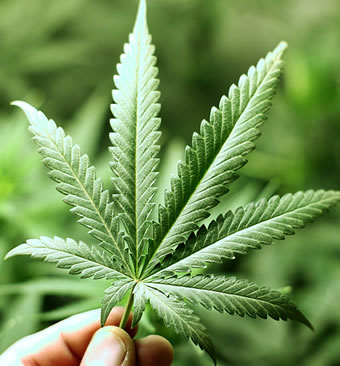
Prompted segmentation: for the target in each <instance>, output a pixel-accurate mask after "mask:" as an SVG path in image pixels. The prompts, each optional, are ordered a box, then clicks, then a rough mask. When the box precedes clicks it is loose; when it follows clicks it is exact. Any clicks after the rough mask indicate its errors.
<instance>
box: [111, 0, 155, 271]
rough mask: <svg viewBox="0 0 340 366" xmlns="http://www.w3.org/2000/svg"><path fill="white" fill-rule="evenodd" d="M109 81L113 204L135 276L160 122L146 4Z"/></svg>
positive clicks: (145, 238) (147, 218) (146, 219)
mask: <svg viewBox="0 0 340 366" xmlns="http://www.w3.org/2000/svg"><path fill="white" fill-rule="evenodd" d="M124 52H125V53H124V54H123V55H122V56H121V63H120V64H118V66H117V71H118V75H117V76H115V77H114V82H115V85H116V88H117V90H114V91H113V99H114V102H115V104H112V106H111V109H112V113H113V115H114V117H115V118H114V119H111V127H112V130H113V132H112V133H111V134H110V139H111V142H112V145H113V146H112V148H111V152H112V157H113V162H112V163H111V168H112V171H113V178H112V183H113V186H114V196H113V198H114V201H115V203H116V205H117V207H118V206H119V207H120V214H119V216H120V218H121V221H122V222H123V224H124V227H125V229H126V236H125V240H126V243H127V245H128V246H129V249H130V255H131V257H132V260H133V262H134V263H135V273H136V275H138V273H139V268H140V264H141V262H142V260H143V255H144V253H145V252H146V251H147V245H148V236H150V235H151V234H150V232H149V229H150V224H151V222H150V215H151V213H152V210H153V207H154V203H153V202H152V199H153V197H154V195H155V193H156V190H157V189H156V188H155V187H154V182H155V180H156V178H157V172H156V169H157V165H158V158H157V155H158V151H159V146H158V145H157V141H158V139H159V137H160V132H159V131H158V128H159V125H160V119H159V118H157V114H158V112H159V110H160V105H159V104H158V103H157V102H158V99H159V96H160V93H159V92H158V91H157V87H158V84H159V81H158V80H157V79H156V76H157V73H158V70H157V68H156V67H155V64H156V58H155V56H154V55H153V54H154V46H153V45H152V44H151V36H150V34H149V32H148V27H147V22H146V4H145V1H144V0H143V1H141V2H140V7H139V11H138V15H137V20H136V24H135V27H134V30H133V33H132V34H130V38H129V43H128V44H125V46H124Z"/></svg>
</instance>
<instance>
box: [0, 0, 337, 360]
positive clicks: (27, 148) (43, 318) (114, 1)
mask: <svg viewBox="0 0 340 366" xmlns="http://www.w3.org/2000/svg"><path fill="white" fill-rule="evenodd" d="M148 5H149V26H150V30H151V32H152V34H153V40H154V43H155V45H156V52H157V56H158V66H159V68H160V73H159V76H160V79H161V92H162V98H161V101H162V103H163V107H162V113H161V116H162V121H163V122H162V132H163V134H162V141H161V142H162V156H161V158H162V163H161V172H162V174H163V176H162V178H161V179H160V180H159V185H160V186H161V187H165V186H167V184H168V181H169V176H170V174H171V172H172V171H173V170H174V166H175V162H176V160H177V159H179V158H181V156H182V151H183V147H184V146H185V144H187V143H190V138H191V134H192V132H193V131H194V130H197V129H198V128H199V123H200V121H201V120H202V118H208V117H209V111H210V107H211V106H212V105H217V104H218V101H219V98H220V96H221V95H222V94H226V93H227V91H228V88H229V86H230V84H231V83H233V82H237V80H238V77H239V76H240V75H241V74H242V73H244V72H246V71H247V69H248V67H249V66H250V65H252V64H254V63H256V62H257V60H258V59H259V58H260V57H262V56H264V55H265V53H266V52H268V51H269V50H272V49H273V48H274V47H275V46H276V44H277V43H278V42H279V41H280V40H286V41H287V42H288V43H289V49H288V52H287V55H286V58H285V60H286V67H285V74H284V78H283V82H282V85H281V87H280V90H279V93H278V95H277V96H276V97H275V99H274V107H273V109H272V111H271V113H270V119H269V121H268V123H267V125H266V126H265V127H264V129H263V137H262V138H261V139H260V140H259V143H258V148H257V150H256V151H255V152H254V153H252V155H251V156H250V162H249V163H248V165H247V166H246V167H245V168H243V169H242V171H241V178H240V179H239V180H238V181H237V182H236V183H234V184H233V185H232V187H231V188H232V191H231V193H229V194H228V195H227V196H226V198H225V199H224V200H223V202H222V204H221V205H220V206H219V209H220V210H222V211H226V210H227V209H229V208H235V207H237V206H238V205H240V204H244V203H246V202H248V201H250V200H253V199H257V198H259V197H266V196H270V195H272V194H274V193H279V194H284V193H287V192H288V191H292V192H294V191H297V190H306V189H309V188H314V189H318V188H334V189H339V177H340V158H339V157H340V143H339V138H340V67H339V65H340V3H339V1H338V0H323V1H319V0H285V1H274V0H241V1H238V2H236V1H232V0H149V1H148ZM136 8H137V1H136V0H100V1H93V0H92V1H91V0H72V1H66V0H64V1H60V0H49V1H46V0H25V1H24V0H1V1H0V229H1V236H0V254H1V255H0V257H1V258H3V257H4V255H5V253H6V252H7V251H8V250H10V249H11V248H13V247H14V246H16V245H18V244H20V243H22V242H23V241H24V240H25V239H27V238H33V237H37V236H40V235H47V236H53V235H58V236H61V237H66V236H68V237H73V238H74V239H81V238H86V236H85V233H86V231H85V229H83V228H81V227H80V226H79V225H75V221H76V219H75V218H73V217H72V216H71V214H70V213H69V211H68V208H67V207H66V206H65V205H64V204H63V203H62V202H61V196H60V195H59V194H58V193H56V192H55V190H54V185H53V183H52V182H50V181H49V180H48V178H47V176H46V174H45V169H44V168H43V167H42V166H41V164H40V162H39V156H38V154H37V153H36V152H35V148H34V146H33V143H32V142H31V141H30V137H29V133H28V132H27V128H26V122H25V117H24V115H23V114H22V113H20V112H19V111H17V110H16V109H14V108H11V107H10V106H9V103H10V102H11V101H12V100H15V99H20V100H25V101H27V102H29V103H32V104H33V105H34V106H36V107H38V108H41V109H43V110H44V112H45V113H46V114H47V115H48V116H49V117H51V118H53V119H55V120H56V121H57V123H58V124H60V125H62V126H63V127H64V128H65V129H66V131H67V133H70V134H71V135H72V136H73V137H74V140H75V141H76V142H78V143H79V144H80V146H81V147H82V150H83V151H85V152H87V153H88V154H89V155H90V157H91V159H92V162H94V163H95V164H96V165H97V167H98V173H99V175H102V176H103V178H104V180H105V181H106V182H107V183H108V187H109V176H110V171H109V168H108V164H107V161H108V160H109V159H110V157H109V153H108V152H107V147H108V145H109V139H108V137H107V133H108V131H109V124H108V120H109V118H110V111H109V104H110V102H111V89H112V87H113V83H112V75H113V73H114V72H115V64H116V63H117V62H118V60H119V55H120V53H121V50H122V45H123V43H124V42H126V41H127V35H128V33H129V31H130V30H131V29H132V26H133V22H134V17H135V14H136ZM157 199H158V200H159V201H161V200H162V194H159V195H158V196H157ZM339 222H340V209H339V208H338V209H335V210H333V211H332V212H331V213H329V214H327V216H326V217H324V218H322V219H320V220H318V222H316V223H315V224H313V225H311V226H309V227H308V228H307V229H306V230H305V231H303V232H298V233H297V235H296V236H294V237H292V238H289V239H287V240H286V241H285V242H278V243H276V244H275V245H273V246H272V247H268V248H264V249H263V250H262V251H259V252H252V253H250V254H249V255H248V256H247V257H241V258H238V259H237V261H235V262H229V263H226V264H225V265H224V266H223V267H221V266H218V267H216V268H215V267H214V268H212V269H213V270H215V271H217V272H218V271H221V272H226V273H228V274H231V275H233V274H237V276H239V277H241V278H249V279H251V280H254V281H257V282H259V283H261V284H266V285H269V286H271V287H273V288H277V289H282V288H283V289H284V291H288V292H289V293H290V296H291V297H292V299H293V300H294V301H295V302H297V303H298V304H299V306H300V308H301V310H302V311H303V312H304V313H305V314H306V316H307V317H308V318H309V319H310V320H311V322H312V323H313V325H314V326H315V329H316V330H315V332H311V331H310V330H308V329H305V328H304V327H303V326H302V325H300V324H295V323H294V322H276V321H274V320H266V321H265V320H253V319H246V318H244V319H243V318H238V317H236V316H235V317H231V316H229V315H219V314H218V315H216V314H213V313H209V312H201V317H202V320H203V321H204V323H205V324H206V326H207V327H208V329H209V331H210V333H211V335H212V337H213V340H214V342H215V344H216V347H217V352H218V359H219V361H220V364H221V365H234V366H241V365H256V366H257V365H259V366H260V365H270V366H276V365H278V366H281V365H282V366H283V365H285V366H287V365H301V366H307V365H308V366H319V365H320V366H325V365H326V366H335V365H339V364H340V307H339V302H340V239H339V237H340V235H339V234H340V228H339ZM0 270H1V276H0V335H1V336H0V352H2V351H3V350H4V349H6V348H7V347H8V346H9V345H10V344H11V343H13V342H14V341H15V340H17V339H18V338H20V337H22V336H24V335H26V334H29V333H32V332H34V331H36V330H38V329H41V328H42V327H44V326H46V325H48V324H50V322H54V321H56V320H59V319H61V318H64V317H66V316H69V315H71V314H74V313H77V312H79V311H84V310H88V309H92V308H95V307H98V306H99V301H100V299H101V296H102V293H103V290H104V289H105V287H106V286H107V283H105V281H104V282H103V281H101V282H100V281H86V280H78V279H77V278H68V277H67V276H66V275H65V274H64V273H62V272H61V271H58V270H56V269H55V268H54V266H52V265H47V264H45V263H41V262H39V261H34V260H31V259H30V258H15V259H11V260H9V261H7V262H4V261H2V260H1V261H0ZM70 293H72V296H70ZM89 294H90V295H89ZM154 331H155V332H160V333H161V334H163V335H166V336H167V337H168V338H169V339H170V340H171V341H172V342H173V343H174V345H175V349H176V360H175V363H174V364H175V365H187V364H188V363H189V362H195V365H197V366H205V365H210V364H211V363H210V362H211V361H209V359H208V358H207V357H206V356H202V353H201V351H199V350H198V349H197V348H195V347H193V346H192V345H191V343H189V342H187V341H185V340H184V339H182V338H180V337H178V336H176V335H175V334H174V333H173V332H172V331H171V330H169V329H165V328H164V327H163V326H162V325H161V322H159V321H158V320H157V319H155V316H154V314H153V313H152V312H151V311H148V312H147V313H146V316H145V317H144V318H143V321H142V326H141V332H140V334H141V335H142V334H145V333H149V332H154Z"/></svg>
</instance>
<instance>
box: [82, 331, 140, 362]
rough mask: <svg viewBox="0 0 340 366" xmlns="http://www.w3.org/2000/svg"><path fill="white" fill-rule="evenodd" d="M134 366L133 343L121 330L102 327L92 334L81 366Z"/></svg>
mask: <svg viewBox="0 0 340 366" xmlns="http://www.w3.org/2000/svg"><path fill="white" fill-rule="evenodd" d="M99 362H100V364H101V365H105V366H106V365H107V366H123V365H124V366H134V365H135V347H134V343H133V341H132V339H131V337H130V336H129V334H128V333H126V332H125V331H124V330H123V329H121V328H118V327H116V326H106V327H103V328H101V329H99V330H97V332H96V333H95V334H94V336H93V337H92V339H91V342H90V344H89V346H88V348H87V350H86V352H85V355H84V357H83V359H82V362H81V364H80V365H81V366H92V365H94V364H96V365H97V364H99Z"/></svg>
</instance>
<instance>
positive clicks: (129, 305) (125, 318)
mask: <svg viewBox="0 0 340 366" xmlns="http://www.w3.org/2000/svg"><path fill="white" fill-rule="evenodd" d="M134 288H135V286H133V288H132V290H131V292H130V296H129V300H128V303H127V305H126V308H125V312H124V314H123V317H122V320H121V321H120V324H119V327H120V328H122V329H125V327H126V324H127V322H128V319H129V315H130V312H131V309H132V306H133V300H134V296H133V290H134Z"/></svg>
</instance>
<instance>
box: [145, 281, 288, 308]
mask: <svg viewBox="0 0 340 366" xmlns="http://www.w3.org/2000/svg"><path fill="white" fill-rule="evenodd" d="M145 284H147V285H149V286H150V285H151V286H150V287H152V284H156V285H159V286H169V287H177V288H179V289H180V288H186V289H189V290H193V291H197V292H206V293H207V294H215V295H221V296H223V295H224V296H227V297H228V296H229V297H235V298H238V299H242V300H244V299H248V300H249V301H254V302H259V303H260V305H261V306H262V307H263V305H262V303H264V304H270V305H272V306H275V307H278V308H280V309H282V310H283V311H285V310H286V308H284V307H283V306H282V305H279V304H273V303H271V302H270V301H268V300H262V299H256V298H253V297H250V296H249V295H237V294H230V293H225V292H220V291H219V292H218V291H214V290H209V289H204V288H197V287H189V286H183V285H178V284H176V283H175V284H171V285H170V284H165V283H158V282H151V283H149V282H145ZM152 288H154V289H156V290H157V287H156V288H155V287H152ZM158 290H159V289H158ZM270 293H271V292H270V291H269V292H268V294H270ZM280 295H281V294H280ZM280 297H281V298H284V296H283V295H281V296H280ZM199 303H200V304H201V305H202V306H204V305H203V304H202V303H201V302H200V301H199ZM286 304H287V305H288V304H290V303H289V302H288V301H287V303H286ZM224 309H225V307H224ZM264 309H265V308H264ZM255 310H256V309H255ZM265 310H266V309H265Z"/></svg>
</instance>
